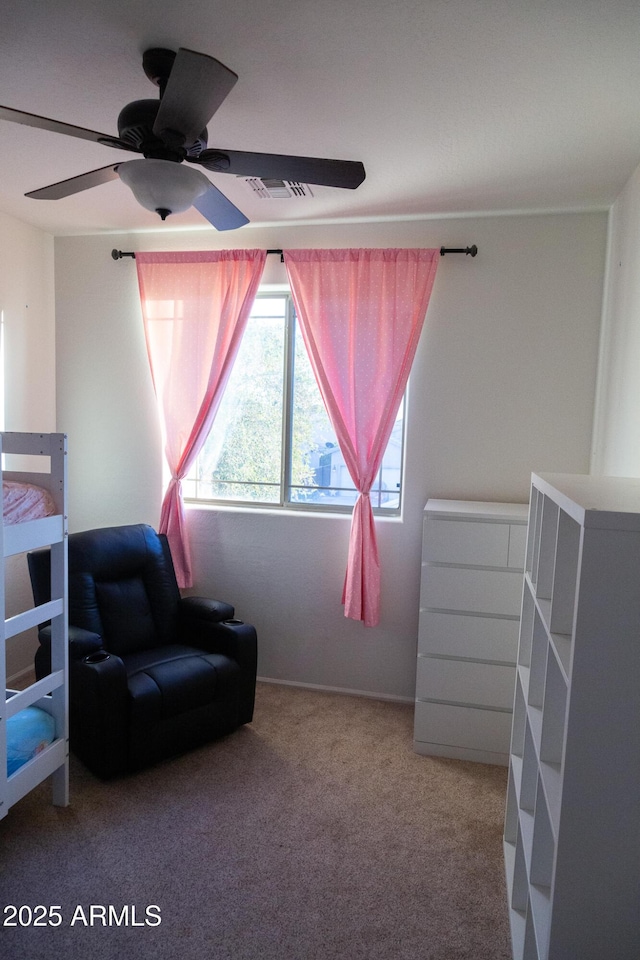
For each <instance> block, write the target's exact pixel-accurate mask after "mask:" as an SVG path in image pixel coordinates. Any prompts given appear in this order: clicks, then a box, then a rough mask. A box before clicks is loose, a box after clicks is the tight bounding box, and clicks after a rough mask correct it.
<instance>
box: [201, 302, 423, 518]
mask: <svg viewBox="0 0 640 960" xmlns="http://www.w3.org/2000/svg"><path fill="white" fill-rule="evenodd" d="M403 425H404V401H403V403H402V404H401V406H400V410H399V412H398V416H397V419H396V422H395V425H394V428H393V432H392V434H391V438H390V440H389V443H388V445H387V450H386V452H385V455H384V458H383V461H382V465H381V467H380V470H379V472H378V476H377V478H376V482H375V483H374V486H373V489H372V491H371V503H372V506H373V508H374V510H375V511H376V512H380V513H397V512H399V508H400V494H401V484H402V456H403ZM183 492H184V496H185V498H186V499H188V500H195V501H216V502H220V501H224V502H230V503H239V502H242V503H247V504H257V505H274V506H276V505H277V506H286V507H293V508H295V507H304V508H305V509H324V510H327V509H329V510H338V511H340V510H343V511H349V510H350V509H351V507H352V506H353V504H354V503H355V501H356V498H357V496H358V494H357V491H356V489H355V487H354V484H353V481H352V480H351V477H350V476H349V472H348V470H347V468H346V465H345V462H344V459H343V457H342V454H341V452H340V447H339V445H338V442H337V440H336V436H335V433H334V432H333V428H332V427H331V423H330V421H329V418H328V416H327V413H326V410H325V408H324V404H323V402H322V398H321V396H320V391H319V390H318V386H317V384H316V380H315V377H314V374H313V371H312V369H311V364H310V362H309V357H308V354H307V351H306V348H305V345H304V341H303V338H302V335H301V333H300V330H299V328H298V324H297V322H296V317H295V311H294V307H293V300H292V298H291V294H290V293H289V291H281V292H277V293H261V294H260V295H259V296H258V297H257V298H256V300H255V302H254V305H253V308H252V311H251V314H250V317H249V321H248V324H247V328H246V331H245V334H244V337H243V340H242V344H241V347H240V350H239V352H238V356H237V359H236V362H235V365H234V368H233V372H232V374H231V376H230V378H229V383H228V384H227V388H226V390H225V394H224V397H223V399H222V402H221V404H220V408H219V410H218V414H217V416H216V420H215V422H214V425H213V429H212V431H211V433H210V435H209V438H208V439H207V441H206V442H205V444H204V446H203V448H202V450H201V452H200V455H199V457H198V459H197V461H196V463H195V465H194V467H193V468H192V471H191V473H190V474H189V476H188V477H187V478H186V479H185V480H184V481H183Z"/></svg>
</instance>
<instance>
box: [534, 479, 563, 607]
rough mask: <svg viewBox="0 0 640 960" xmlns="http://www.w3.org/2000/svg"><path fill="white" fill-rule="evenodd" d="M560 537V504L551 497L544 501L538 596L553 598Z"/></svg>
mask: <svg viewBox="0 0 640 960" xmlns="http://www.w3.org/2000/svg"><path fill="white" fill-rule="evenodd" d="M557 537H558V505H557V504H556V503H554V502H553V500H551V499H550V498H549V497H544V498H543V501H542V519H541V522H540V546H539V548H538V576H537V578H536V596H537V597H541V598H543V599H545V600H551V597H552V594H553V579H554V568H555V558H556V545H557Z"/></svg>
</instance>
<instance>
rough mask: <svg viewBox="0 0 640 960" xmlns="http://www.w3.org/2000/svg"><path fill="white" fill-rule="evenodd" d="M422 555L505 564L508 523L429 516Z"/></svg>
mask: <svg viewBox="0 0 640 960" xmlns="http://www.w3.org/2000/svg"><path fill="white" fill-rule="evenodd" d="M423 559H424V560H435V561H439V562H440V563H471V564H479V565H480V566H485V567H506V566H507V565H508V560H509V524H508V523H483V522H482V521H473V520H441V519H439V518H437V517H430V516H427V517H426V518H425V523H424V550H423Z"/></svg>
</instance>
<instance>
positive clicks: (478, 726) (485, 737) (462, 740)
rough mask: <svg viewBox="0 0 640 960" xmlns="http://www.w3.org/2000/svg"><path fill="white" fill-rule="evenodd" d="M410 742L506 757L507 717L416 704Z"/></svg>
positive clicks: (467, 708)
mask: <svg viewBox="0 0 640 960" xmlns="http://www.w3.org/2000/svg"><path fill="white" fill-rule="evenodd" d="M414 738H415V740H416V741H420V742H423V743H437V744H441V745H443V746H450V747H454V748H460V747H462V748H464V747H466V748H468V749H471V750H484V751H491V752H493V753H503V754H508V753H509V742H510V739H511V714H510V713H501V712H498V711H495V710H477V709H474V708H473V707H457V706H452V705H450V704H448V703H421V702H420V701H419V702H418V703H416V713H415V726H414Z"/></svg>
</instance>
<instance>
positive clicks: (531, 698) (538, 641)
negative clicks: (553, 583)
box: [527, 609, 549, 707]
mask: <svg viewBox="0 0 640 960" xmlns="http://www.w3.org/2000/svg"><path fill="white" fill-rule="evenodd" d="M548 647H549V641H548V637H547V631H546V629H545V626H544V623H543V621H542V617H541V616H540V614H539V612H538V610H537V609H536V611H535V614H534V618H533V637H532V642H531V671H530V674H529V693H528V697H527V701H528V703H530V704H531V706H534V707H542V704H543V701H544V682H545V675H546V669H547V651H548Z"/></svg>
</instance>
